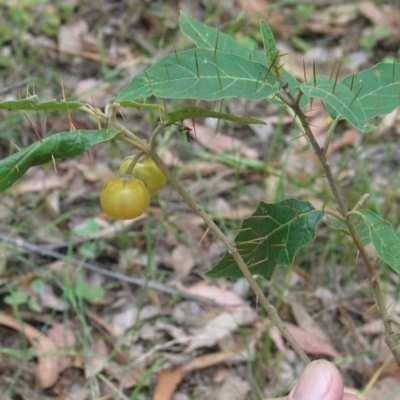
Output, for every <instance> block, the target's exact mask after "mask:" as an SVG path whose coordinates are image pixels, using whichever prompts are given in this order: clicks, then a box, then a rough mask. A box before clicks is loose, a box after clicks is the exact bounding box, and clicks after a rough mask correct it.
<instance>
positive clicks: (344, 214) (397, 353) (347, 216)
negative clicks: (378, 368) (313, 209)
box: [279, 86, 400, 367]
mask: <svg viewBox="0 0 400 400" xmlns="http://www.w3.org/2000/svg"><path fill="white" fill-rule="evenodd" d="M282 87H283V86H282ZM285 94H286V96H287V98H289V101H288V100H287V98H286V97H284V96H279V97H280V99H281V100H282V101H283V102H284V103H285V104H286V105H287V106H288V107H289V108H291V109H292V110H293V112H294V114H295V115H296V116H297V118H298V119H299V121H300V124H301V126H302V128H303V131H304V133H305V135H306V137H307V139H308V140H309V142H310V144H311V146H312V148H313V149H314V151H315V153H316V155H317V157H318V159H319V162H320V164H321V166H322V168H323V170H324V172H325V176H326V178H327V181H328V184H329V187H330V189H331V192H332V194H333V197H334V198H335V201H336V203H337V205H338V208H339V212H340V214H341V218H340V220H344V222H345V224H346V226H347V229H348V231H349V234H350V237H351V238H352V241H353V243H354V245H355V246H356V248H357V250H358V252H359V254H360V257H361V259H362V260H363V262H364V264H365V267H366V268H367V270H368V274H369V280H370V281H371V286H372V290H373V292H374V295H375V299H376V302H377V305H378V308H379V312H380V314H381V317H382V321H383V324H384V327H385V332H386V339H385V340H386V343H387V344H388V346H389V348H390V350H391V352H392V354H393V356H394V358H395V360H396V363H397V365H398V366H399V367H400V346H399V343H398V342H399V338H398V335H397V336H396V332H395V331H394V329H393V327H392V323H391V318H390V316H389V313H388V311H387V309H386V303H385V297H384V295H383V292H382V288H381V285H380V283H379V279H378V274H377V271H376V265H375V264H374V263H373V262H372V261H371V260H370V258H369V256H368V253H367V251H366V249H365V247H364V245H363V244H362V242H361V240H360V237H359V235H358V232H357V229H356V227H355V225H354V223H353V221H352V215H351V214H352V213H351V212H350V213H349V212H348V209H347V206H346V204H345V202H344V200H343V197H342V195H341V193H340V191H339V188H338V186H337V184H336V180H335V178H334V176H333V173H332V169H331V167H330V164H329V162H328V160H327V158H326V152H325V149H323V148H321V147H320V146H319V144H318V142H317V140H316V139H315V137H314V134H313V132H312V130H311V128H310V125H309V124H308V122H307V117H306V116H305V115H304V113H303V111H302V109H301V108H300V106H299V104H298V102H297V101H296V99H295V97H294V96H293V95H292V94H291V93H290V91H289V90H288V89H287V90H285ZM364 200H365V199H364V198H362V200H361V201H364ZM360 204H361V203H360V202H358V203H357V205H356V207H358V206H359V205H360Z"/></svg>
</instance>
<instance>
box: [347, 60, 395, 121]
mask: <svg viewBox="0 0 400 400" xmlns="http://www.w3.org/2000/svg"><path fill="white" fill-rule="evenodd" d="M341 84H342V85H344V86H346V87H347V88H348V90H350V91H351V93H352V96H353V97H356V98H357V101H358V102H359V104H360V105H361V106H362V108H363V110H364V113H365V117H366V118H367V119H371V118H373V117H376V116H379V115H386V114H389V113H390V112H392V111H393V110H395V109H396V108H398V107H400V64H396V63H392V64H391V63H379V64H376V65H374V66H373V67H372V68H369V69H366V70H364V71H361V72H358V73H357V74H352V75H348V76H346V77H345V78H344V79H343V80H342V81H341Z"/></svg>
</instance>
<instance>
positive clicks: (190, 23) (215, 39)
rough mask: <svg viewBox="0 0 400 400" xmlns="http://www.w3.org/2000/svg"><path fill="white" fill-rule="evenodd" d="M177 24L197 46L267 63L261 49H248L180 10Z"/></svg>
mask: <svg viewBox="0 0 400 400" xmlns="http://www.w3.org/2000/svg"><path fill="white" fill-rule="evenodd" d="M179 26H180V28H181V30H182V32H183V33H184V34H185V35H186V36H187V37H188V38H189V39H191V40H192V41H193V42H194V43H195V44H196V46H197V47H199V48H202V49H208V50H212V51H213V52H222V53H227V54H233V55H235V56H238V57H241V58H244V59H246V60H249V61H256V62H258V63H260V64H264V65H267V63H268V60H267V58H266V56H265V54H263V53H262V52H261V51H258V50H255V49H250V48H248V47H246V46H243V45H242V44H240V43H239V42H238V41H236V40H235V39H234V38H233V37H232V36H229V35H227V34H226V33H223V32H220V31H219V30H217V29H215V28H212V27H210V26H208V25H206V24H203V23H202V22H200V21H198V20H196V19H194V18H191V17H189V15H187V14H185V13H184V12H181V15H180V17H179Z"/></svg>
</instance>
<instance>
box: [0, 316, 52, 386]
mask: <svg viewBox="0 0 400 400" xmlns="http://www.w3.org/2000/svg"><path fill="white" fill-rule="evenodd" d="M0 325H4V326H8V327H9V328H12V329H15V330H17V331H19V332H21V333H22V334H24V335H25V336H26V338H27V339H28V341H29V342H30V343H31V345H32V346H33V347H34V348H35V350H36V356H37V359H38V364H37V370H36V377H37V382H38V385H39V387H41V388H43V389H45V388H49V387H51V386H53V385H54V384H55V383H56V382H57V379H58V375H59V369H58V365H59V357H58V356H57V354H56V350H57V348H56V346H55V345H54V343H53V342H52V341H51V340H50V339H49V338H48V337H46V336H44V335H43V334H42V333H41V332H40V331H38V330H37V329H35V328H34V327H33V326H31V325H28V324H26V323H24V322H20V321H17V320H16V319H15V318H13V317H11V316H9V315H6V314H3V313H0Z"/></svg>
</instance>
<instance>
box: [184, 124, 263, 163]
mask: <svg viewBox="0 0 400 400" xmlns="http://www.w3.org/2000/svg"><path fill="white" fill-rule="evenodd" d="M190 134H191V136H192V137H193V138H194V140H196V141H197V142H199V143H200V144H201V145H202V146H204V147H205V148H206V149H208V150H210V151H211V152H213V153H216V154H221V153H224V152H229V153H234V154H240V155H242V156H243V157H248V158H258V152H257V151H256V150H254V149H253V148H251V147H248V146H246V145H245V144H244V142H243V141H242V140H240V139H238V138H237V137H232V136H229V135H226V134H224V133H221V132H216V131H215V128H209V127H207V126H204V125H200V124H196V125H195V128H193V129H192V130H191V131H190Z"/></svg>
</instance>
